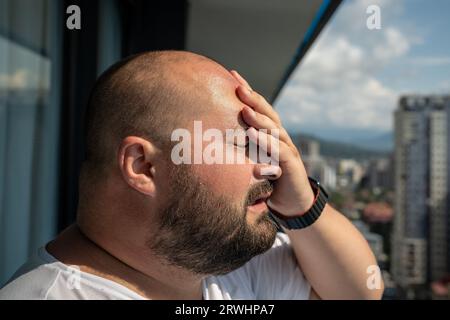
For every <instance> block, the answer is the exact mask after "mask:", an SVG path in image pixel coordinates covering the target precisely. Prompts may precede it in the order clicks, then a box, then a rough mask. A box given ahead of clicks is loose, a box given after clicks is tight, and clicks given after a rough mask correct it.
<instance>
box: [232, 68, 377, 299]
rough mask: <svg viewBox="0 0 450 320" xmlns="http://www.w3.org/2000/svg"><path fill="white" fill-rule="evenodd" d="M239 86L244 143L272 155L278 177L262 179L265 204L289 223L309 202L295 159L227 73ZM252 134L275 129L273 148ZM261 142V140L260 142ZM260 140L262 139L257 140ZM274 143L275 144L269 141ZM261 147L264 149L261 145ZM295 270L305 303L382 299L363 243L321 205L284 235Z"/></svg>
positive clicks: (275, 121) (266, 112)
mask: <svg viewBox="0 0 450 320" xmlns="http://www.w3.org/2000/svg"><path fill="white" fill-rule="evenodd" d="M231 73H232V74H233V76H234V77H235V78H236V79H237V80H238V81H239V82H240V83H241V85H240V86H239V87H238V88H237V95H238V97H239V98H240V99H241V101H242V102H243V103H245V104H246V106H245V107H244V109H243V110H242V117H243V119H244V121H245V122H246V123H247V124H248V125H249V126H250V129H249V130H248V131H247V134H248V135H249V138H250V139H251V140H252V141H253V142H255V143H257V144H258V146H259V147H262V148H264V149H266V151H269V152H270V153H271V156H273V154H274V150H276V152H277V158H278V162H279V169H281V170H278V174H277V175H275V176H271V177H264V176H262V177H261V178H268V179H272V180H274V183H273V185H274V190H273V192H272V194H271V196H270V197H269V199H268V201H267V204H268V205H269V207H270V208H272V209H274V210H275V211H276V212H278V213H280V214H282V215H283V216H285V217H295V216H298V215H301V214H302V213H304V212H306V211H307V210H308V209H309V208H310V207H311V204H312V203H313V201H314V194H313V191H312V188H311V186H310V184H309V181H308V176H307V173H306V170H305V167H304V165H303V162H302V159H301V157H300V153H299V152H298V150H297V148H296V147H295V145H294V144H293V142H292V140H291V138H290V137H289V135H288V134H287V132H286V130H285V129H284V128H283V126H282V125H281V121H280V118H279V116H278V114H277V113H276V112H275V111H274V110H273V108H272V106H271V105H270V104H269V103H268V102H267V101H266V100H265V99H264V98H263V97H262V96H260V95H259V94H258V93H256V92H254V91H252V90H251V88H250V86H249V85H248V83H247V82H246V81H245V80H244V79H243V78H242V77H241V76H240V75H239V74H238V73H237V72H235V71H232V72H231ZM258 129H277V130H278V139H277V142H278V146H277V147H273V146H276V144H274V145H273V146H272V144H270V145H269V143H267V141H271V143H273V141H274V140H273V139H274V138H275V137H274V136H272V135H271V134H272V131H271V132H270V133H261V132H260V131H257V130H258ZM263 136H265V137H263ZM261 138H264V139H261ZM275 139H276V138H275ZM264 141H266V143H265V144H264ZM286 233H287V235H288V236H289V238H290V240H291V243H292V247H293V250H294V252H295V255H296V257H297V261H298V263H299V266H300V267H301V269H302V270H303V272H304V274H305V276H306V278H307V279H308V281H309V282H310V284H311V286H312V287H313V290H312V294H311V297H312V298H314V297H316V298H317V297H320V298H323V299H380V298H381V296H382V293H383V284H382V280H380V282H381V286H380V288H379V289H375V290H374V289H372V290H371V289H369V288H368V286H367V280H368V277H369V276H370V275H369V274H368V273H367V268H368V267H369V266H371V265H376V264H377V263H376V260H375V258H374V256H373V253H372V251H371V249H370V247H369V246H368V244H367V242H366V240H365V239H364V238H363V236H362V235H361V234H360V233H359V231H358V230H357V229H356V228H355V227H354V226H353V225H352V224H351V223H350V222H349V221H348V220H347V219H346V218H345V217H344V216H343V215H342V214H341V213H339V212H338V211H336V210H335V209H333V208H332V207H331V206H330V205H326V206H325V208H324V211H323V212H322V215H321V216H320V217H319V219H318V220H317V221H316V222H315V223H314V224H312V225H311V226H309V227H307V228H305V229H301V230H293V231H287V232H286Z"/></svg>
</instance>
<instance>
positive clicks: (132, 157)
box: [118, 136, 159, 196]
mask: <svg viewBox="0 0 450 320" xmlns="http://www.w3.org/2000/svg"><path fill="white" fill-rule="evenodd" d="M158 151H159V149H158V148H156V146H154V145H153V144H152V143H151V142H149V141H148V140H145V139H143V138H140V137H134V136H130V137H126V138H125V139H123V140H122V143H121V145H120V149H119V154H118V157H119V159H118V161H119V168H120V171H121V172H122V176H123V178H124V180H125V181H126V182H127V183H128V184H129V185H130V187H132V188H133V189H136V190H137V191H139V192H141V193H143V194H146V195H149V196H154V195H155V189H156V187H155V162H156V157H157V155H158Z"/></svg>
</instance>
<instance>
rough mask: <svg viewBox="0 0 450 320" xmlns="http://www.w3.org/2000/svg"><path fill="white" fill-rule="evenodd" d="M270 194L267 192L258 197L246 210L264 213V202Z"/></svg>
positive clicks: (265, 205)
mask: <svg viewBox="0 0 450 320" xmlns="http://www.w3.org/2000/svg"><path fill="white" fill-rule="evenodd" d="M270 195H271V193H270V192H267V193H264V194H262V195H260V196H259V197H258V198H257V199H256V200H255V201H253V202H252V203H251V204H250V205H248V206H247V208H248V209H249V210H250V211H256V212H261V211H266V210H267V209H268V207H267V204H266V201H267V199H268V198H269V197H270Z"/></svg>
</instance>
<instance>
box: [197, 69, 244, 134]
mask: <svg viewBox="0 0 450 320" xmlns="http://www.w3.org/2000/svg"><path fill="white" fill-rule="evenodd" d="M204 80H205V82H204V83H205V85H204V88H203V94H204V96H205V98H206V99H205V104H204V105H202V106H200V108H199V109H200V110H201V114H199V116H201V119H199V120H202V121H203V122H204V123H205V125H206V126H207V127H211V128H217V129H220V130H225V129H234V128H236V127H237V126H241V127H245V123H244V121H243V120H242V117H241V110H242V108H243V107H244V104H243V103H242V102H241V101H240V100H239V98H238V97H237V95H236V89H237V87H238V85H239V82H238V81H237V80H236V79H235V78H234V77H233V76H232V75H231V74H230V73H229V72H228V71H227V70H225V69H224V68H222V70H217V71H216V72H211V73H210V74H207V75H206V76H205V79H204Z"/></svg>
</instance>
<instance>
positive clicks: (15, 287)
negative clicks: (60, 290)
mask: <svg viewBox="0 0 450 320" xmlns="http://www.w3.org/2000/svg"><path fill="white" fill-rule="evenodd" d="M21 269H22V270H25V269H29V268H28V266H27V264H25V265H24V266H23V267H22V268H21ZM21 269H19V270H18V272H16V275H14V276H13V279H12V280H10V282H8V283H7V284H6V285H5V286H4V287H3V288H2V289H1V290H0V300H16V299H20V300H45V299H47V298H48V294H49V292H50V290H51V288H52V286H53V285H54V284H55V283H56V282H57V281H58V278H59V277H60V270H59V269H58V268H56V267H55V266H53V265H51V264H42V265H39V266H36V267H35V268H33V269H31V270H26V271H24V272H23V273H21V272H20V271H21Z"/></svg>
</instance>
